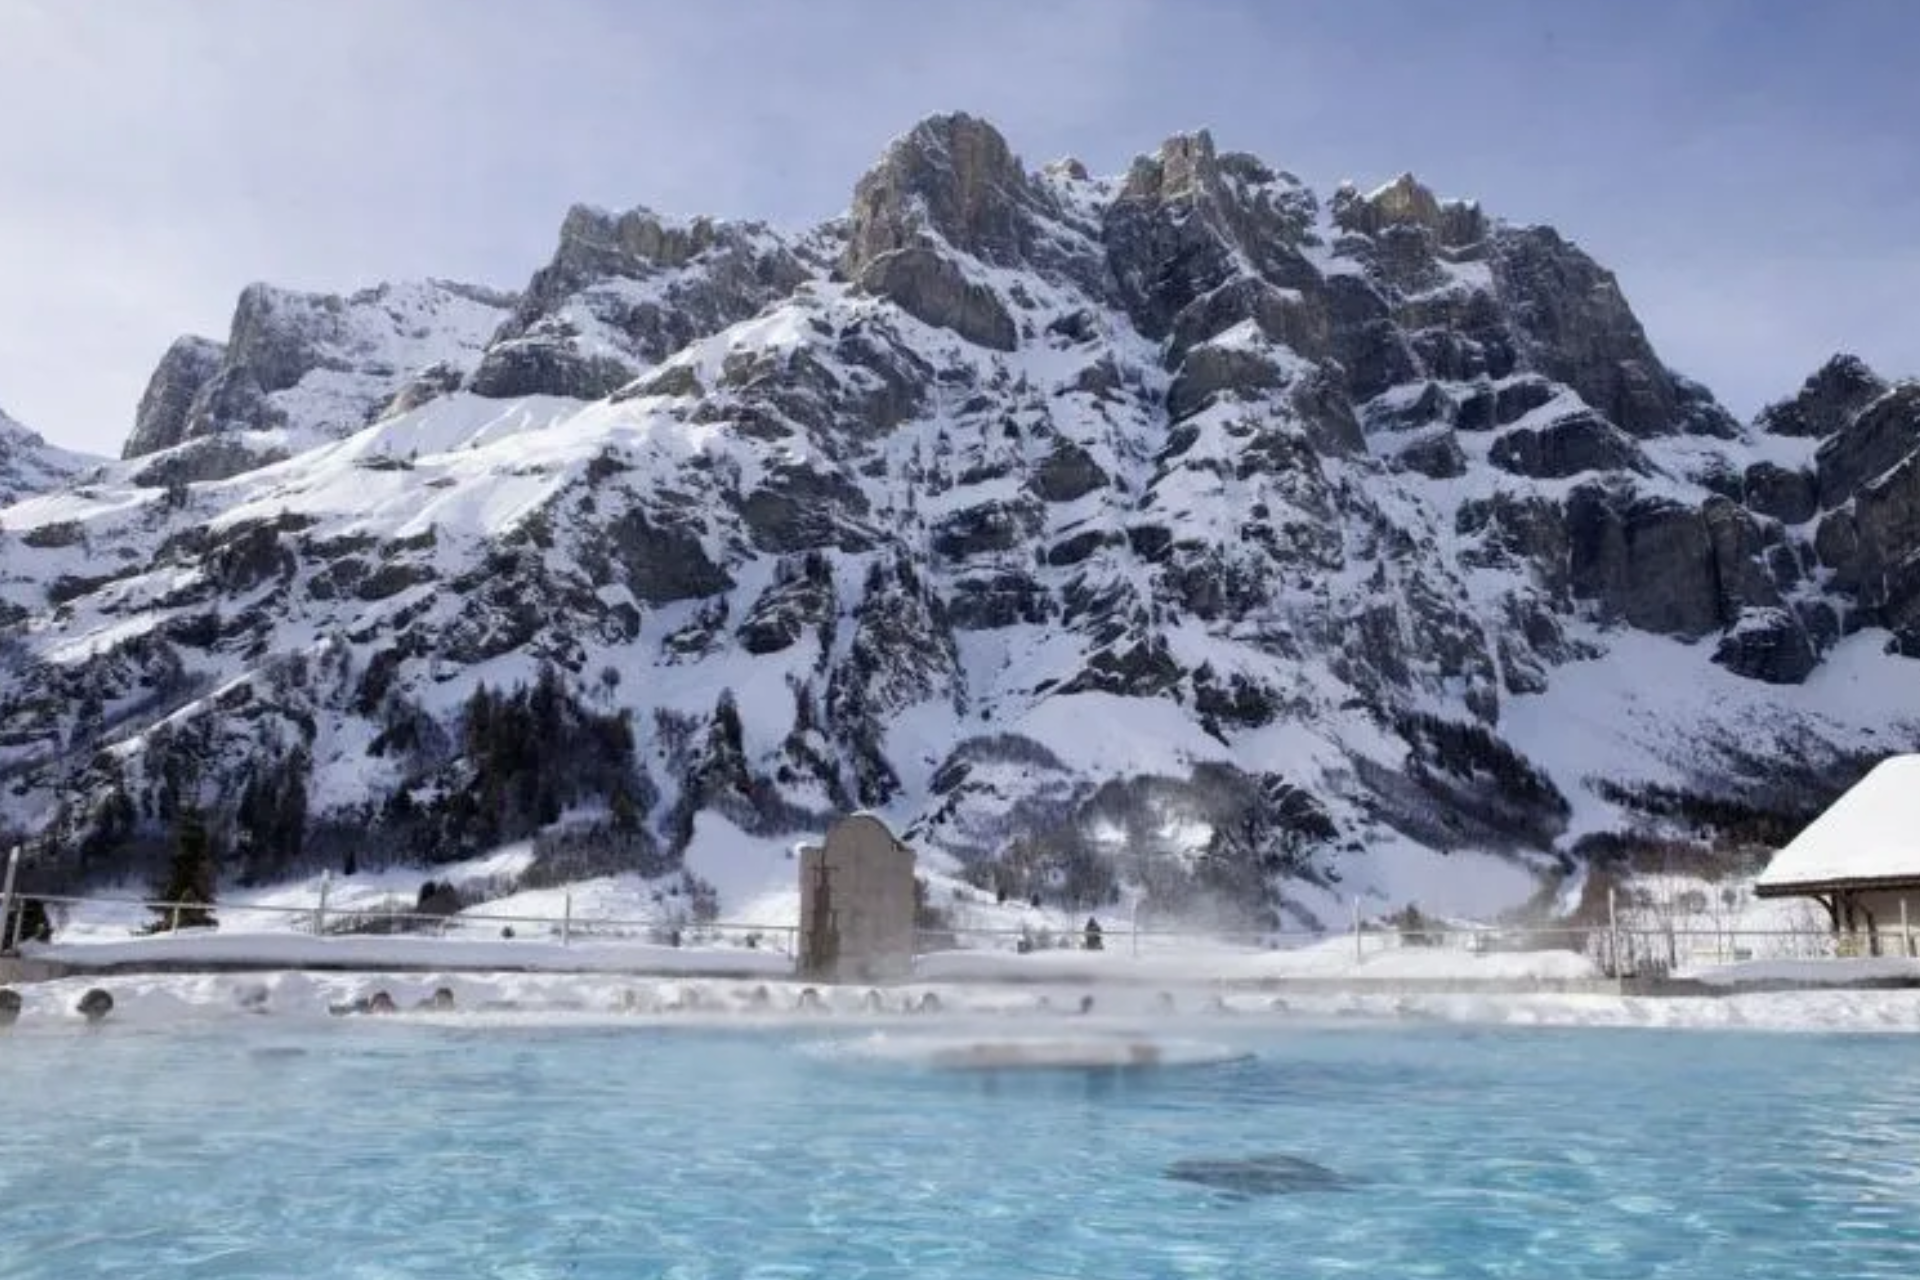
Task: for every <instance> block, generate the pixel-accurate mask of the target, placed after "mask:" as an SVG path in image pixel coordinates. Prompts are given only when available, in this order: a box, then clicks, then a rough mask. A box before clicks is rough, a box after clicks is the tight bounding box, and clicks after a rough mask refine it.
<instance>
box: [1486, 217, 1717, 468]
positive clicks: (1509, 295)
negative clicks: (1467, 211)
mask: <svg viewBox="0 0 1920 1280" xmlns="http://www.w3.org/2000/svg"><path fill="white" fill-rule="evenodd" d="M1492 250H1493V251H1492V254H1491V256H1490V258H1489V262H1490V264H1491V266H1492V268H1493V279H1494V286H1495V288H1496V289H1497V290H1498V292H1499V294H1500V296H1501V298H1502V300H1503V301H1504V302H1506V303H1507V305H1508V307H1509V315H1510V316H1511V317H1512V323H1513V326H1514V329H1515V331H1516V333H1517V334H1518V336H1519V337H1520V339H1521V343H1522V347H1523V349H1524V351H1525V354H1526V358H1527V360H1528V362H1529V364H1530V365H1531V367H1533V368H1535V369H1537V370H1538V371H1539V372H1541V373H1544V374H1546V375H1547V376H1548V377H1550V378H1552V379H1554V380H1555V381H1558V382H1564V383H1566V384H1567V385H1568V386H1570V387H1572V388H1573V389H1574V390H1575V391H1577V392H1579V393H1580V398H1581V399H1583V400H1585V401H1586V402H1587V403H1588V404H1589V405H1591V406H1593V407H1594V408H1595V409H1596V410H1598V411H1599V412H1600V413H1602V414H1604V415H1605V416H1606V418H1607V420H1608V421H1610V422H1612V423H1613V424H1614V425H1615V426H1617V427H1619V428H1620V429H1621V430H1622V431H1625V432H1626V433H1627V434H1628V435H1631V436H1641V437H1645V436H1657V435H1667V434H1671V433H1674V432H1676V431H1678V430H1680V429H1681V424H1682V421H1683V413H1682V408H1683V405H1682V397H1681V394H1680V391H1679V389H1678V387H1677V386H1676V385H1675V381H1674V378H1673V376H1672V375H1671V374H1670V373H1669V372H1668V371H1667V369H1666V367H1665V366H1664V365H1662V364H1661V363H1660V360H1659V358H1658V357H1657V356H1655V355H1654V352H1653V347H1652V345H1651V344H1649V343H1648V341H1647V335H1646V332H1645V330H1643V329H1642V328H1641V327H1640V322H1639V320H1637V319H1636V318H1635V317H1634V314H1633V312H1632V310H1630V309H1629V308H1628V306H1627V302H1626V298H1625V297H1624V295H1622V293H1621V292H1620V286H1619V282H1618V281H1617V280H1615V279H1614V276H1613V273H1612V272H1610V271H1607V270H1605V269H1603V268H1602V267H1600V266H1599V264H1597V263H1595V262H1594V261H1593V259H1591V258H1589V257H1588V256H1587V255H1586V254H1585V253H1583V252H1581V251H1580V250H1579V249H1578V248H1576V247H1575V246H1573V245H1571V244H1569V243H1568V242H1567V241H1565V240H1563V239H1561V238H1560V236H1559V234H1558V233H1557V232H1555V231H1554V230H1553V229H1552V228H1550V227H1524V228H1512V229H1502V230H1500V231H1498V232H1496V233H1495V234H1494V236H1493V243H1492Z"/></svg>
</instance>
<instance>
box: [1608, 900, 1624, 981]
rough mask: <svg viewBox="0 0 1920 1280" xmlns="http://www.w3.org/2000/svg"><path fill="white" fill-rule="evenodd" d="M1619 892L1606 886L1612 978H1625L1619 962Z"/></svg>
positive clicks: (1622, 966)
mask: <svg viewBox="0 0 1920 1280" xmlns="http://www.w3.org/2000/svg"><path fill="white" fill-rule="evenodd" d="M1619 896H1620V895H1619V892H1618V891H1617V890H1615V889H1614V887H1613V886H1612V885H1608V886H1607V951H1608V953H1609V955H1608V959H1610V960H1612V961H1613V976H1614V977H1615V978H1624V977H1626V976H1627V967H1626V965H1624V964H1622V963H1621V962H1620V906H1619Z"/></svg>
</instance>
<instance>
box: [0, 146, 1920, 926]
mask: <svg viewBox="0 0 1920 1280" xmlns="http://www.w3.org/2000/svg"><path fill="white" fill-rule="evenodd" d="M127 455H128V456H127V458H126V460H124V461H121V462H118V463H113V464H109V465H107V466H105V467H104V468H102V469H101V470H99V471H98V472H97V473H95V474H93V475H90V476H88V477H87V478H86V479H85V480H84V482H81V483H70V482H68V483H62V482H60V481H59V478H58V477H50V479H51V480H52V483H36V484H33V485H31V486H28V487H30V488H34V489H39V490H42V491H41V492H39V493H37V494H36V495H35V496H30V497H25V498H23V499H20V500H17V501H14V502H13V503H12V504H11V505H9V506H7V507H6V508H5V509H4V510H0V529H4V531H5V532H4V533H0V538H3V539H4V542H3V543H0V549H4V552H5V554H4V558H3V559H0V626H4V633H0V826H11V827H13V828H15V829H16V830H18V831H19V832H21V833H22V834H24V835H27V836H29V837H31V839H32V849H33V865H35V866H36V867H37V868H38V869H39V870H38V872H37V874H39V875H41V876H43V877H45V878H46V879H47V880H48V881H50V882H52V881H68V882H71V881H76V880H77V881H85V880H90V879H99V878H102V877H112V876H123V875H126V874H129V873H134V874H143V873H146V872H148V871H149V870H150V869H151V867H152V865H153V863H154V862H155V860H156V859H157V858H158V857H159V856H160V851H161V850H163V849H164V847H165V844H166V840H167V833H168V831H169V828H170V825H171V824H172V822H173V821H174V820H175V818H176V816H177V815H178V813H180V812H181V811H183V810H184V809H186V808H189V807H192V808H198V809H202V810H205V811H206V812H208V813H209V814H211V815H213V817H214V818H215V820H216V825H217V826H218V828H219V829H220V830H221V831H222V832H223V833H224V836H225V839H226V842H227V853H226V855H225V861H224V862H223V864H222V865H223V874H226V875H228V876H231V877H234V878H239V879H254V880H257V879H260V878H262V877H270V876H273V875H277V874H283V873H286V872H289V871H296V870H303V869H306V868H309V867H312V866H316V865H322V864H329V863H333V862H339V861H350V862H358V861H366V862H369V863H375V864H377V863H384V862H390V861H415V862H420V863H432V862H435V861H440V860H446V859H452V858H458V857H464V856H469V855H471V854H473V853H475V852H477V851H479V850H482V849H485V848H488V847H492V846H493V845H495V844H498V843H500V842H503V841H507V840H512V839H517V838H524V837H529V836H536V837H537V842H538V847H539V850H540V853H539V857H537V858H536V860H535V863H534V871H535V872H536V873H538V874H540V875H545V876H547V877H549V879H550V880H551V879H553V878H568V877H578V876H585V875H595V874H602V873H613V872H622V871H625V872H631V873H634V874H640V875H646V876H670V875H673V874H676V873H677V872H678V871H679V870H680V869H681V868H682V867H688V868H698V867H703V866H704V867H712V866H714V865H715V864H716V862H725V861H727V860H728V859H729V858H734V859H736V860H737V859H763V860H765V861H766V863H767V866H768V872H767V874H768V875H769V876H772V877H775V878H777V877H779V876H782V875H784V876H788V877H790V875H791V870H790V868H789V867H785V866H783V865H782V854H781V853H779V852H778V851H779V850H783V849H784V846H785V845H786V844H788V843H790V842H791V840H792V839H794V838H797V837H798V836H799V835H800V834H802V833H807V832H811V831H815V830H817V829H818V827H819V826H820V824H821V823H822V822H823V821H825V820H826V818H827V817H828V816H829V815H831V814H833V813H836V812H840V811H843V810H845V809H846V808H849V807H853V806H867V807H872V808H875V809H878V810H880V811H881V812H883V813H884V814H885V816H887V817H888V818H889V819H890V820H891V821H892V822H893V823H894V824H895V825H896V827H897V828H899V829H901V830H903V831H904V832H906V833H907V834H908V836H909V838H910V839H911V840H912V841H913V842H914V843H916V845H917V846H918V847H919V848H920V849H921V850H922V852H923V855H924V856H925V857H926V858H927V859H928V860H929V864H930V865H932V866H935V867H936V869H940V870H944V871H948V872H951V873H953V874H962V875H965V876H966V877H968V878H970V879H972V880H974V881H975V882H976V883H979V884H981V885H983V886H986V887H988V888H989V889H990V890H994V891H997V892H1004V893H1009V894H1014V895H1018V896H1022V897H1024V896H1027V895H1028V894H1038V895H1041V896H1042V897H1045V898H1048V899H1050V900H1053V901H1056V902H1061V903H1068V904H1078V903H1085V904H1088V905H1099V904H1103V903H1107V902H1110V901H1112V900H1114V899H1115V898H1116V897H1142V898H1144V899H1145V900H1146V901H1147V902H1149V903H1150V904H1151V905H1152V906H1153V907H1154V908H1155V909H1158V910H1164V911H1167V912H1170V913H1187V914H1201V913H1204V914H1205V915H1207V916H1208V917H1209V918H1214V919H1229V920H1247V921H1268V922H1272V921H1276V920H1280V921H1290V922H1295V923H1310V922H1314V921H1322V920H1325V919H1327V918H1328V917H1329V915H1330V914H1331V913H1332V912H1334V911H1335V910H1336V909H1337V908H1336V905H1335V904H1336V902H1337V900H1338V898H1340V897H1341V896H1344V895H1347V894H1350V893H1359V894H1362V895H1366V896H1370V897H1372V898H1374V899H1375V900H1376V901H1378V902H1380V903H1382V904H1397V903H1400V902H1404V901H1407V900H1410V899H1417V900H1419V901H1422V902H1423V903H1429V904H1432V903H1436V902H1447V901H1460V902H1463V903H1464V902H1466V901H1467V900H1469V899H1471V900H1474V903H1475V905H1481V906H1484V905H1487V903H1486V901H1485V900H1486V899H1489V898H1499V899H1502V901H1501V902H1499V903H1494V904H1492V905H1506V904H1509V903H1512V902H1517V901H1518V900H1520V899H1522V898H1525V897H1526V896H1528V895H1529V894H1530V893H1531V892H1532V891H1533V890H1534V888H1536V887H1537V883H1538V877H1540V876H1546V877H1548V878H1549V879H1551V878H1554V877H1557V876H1560V875H1564V874H1566V873H1568V872H1573V873H1576V874H1577V872H1578V869H1579V868H1580V867H1581V866H1582V865H1583V860H1584V858H1585V856H1586V853H1587V852H1588V851H1590V850H1591V849H1593V848H1595V847H1597V846H1595V845H1594V844H1593V843H1592V839H1591V838H1593V837H1607V838H1614V837H1618V836H1619V835H1620V834H1621V833H1632V832H1642V833H1654V832H1666V831H1672V830H1677V829H1695V828H1698V827H1700V826H1701V825H1703V824H1704V825H1707V826H1715V827H1719V828H1720V829H1722V830H1724V831H1726V832H1728V833H1737V831H1739V830H1744V829H1745V827H1746V826H1751V824H1752V822H1753V821H1754V820H1756V819H1758V820H1762V821H1764V820H1768V819H1779V820H1785V819H1789V818H1791V817H1792V816H1793V815H1794V814H1796V813H1799V812H1800V811H1802V810H1804V809H1805V808H1806V807H1807V806H1808V805H1811V804H1814V803H1817V802H1818V801H1819V800H1820V799H1824V798H1825V797H1826V796H1827V795H1828V794H1830V793H1831V791H1832V790H1833V789H1834V788H1836V787H1837V786H1839V785H1843V784H1844V782H1845V781H1847V780H1850V778H1851V777H1852V776H1854V775H1856V774H1857V773H1858V772H1859V770H1860V769H1861V768H1863V767H1864V765H1865V763H1866V762H1867V761H1868V760H1869V759H1870V758H1873V757H1875V754H1876V753H1884V752H1886V751H1891V750H1897V749H1901V748H1904V747H1911V746H1912V745H1913V744H1914V743H1915V742H1916V740H1920V688H1917V687H1916V686H1920V681H1915V680H1914V679H1913V671H1914V668H1913V667H1912V665H1911V661H1912V658H1913V656H1915V655H1920V554H1916V553H1920V538H1917V537H1916V534H1917V533H1920V387H1916V385H1915V384H1912V383H1902V384H1889V383H1887V382H1885V381H1883V380H1881V379H1880V378H1879V377H1878V376H1877V375H1875V374H1873V373H1872V371H1870V370H1867V369H1866V368H1865V367H1864V366H1863V365H1860V364H1859V362H1858V361H1854V360H1851V359H1850V358H1840V359H1836V360H1835V361H1834V362H1832V363H1830V364H1829V365H1828V366H1826V367H1825V368H1824V369H1822V370H1821V371H1819V372H1818V373H1816V374H1815V375H1814V377H1813V378H1811V379H1809V380H1808V381H1807V383H1806V385H1805V386H1804V387H1803V388H1802V389H1801V391H1800V392H1799V393H1798V394H1797V395H1796V396H1794V397H1792V398H1790V399H1787V400H1784V401H1782V402H1781V403H1780V404H1779V405H1776V406H1773V407H1771V408H1770V409H1769V410H1767V411H1766V412H1764V413H1763V414H1761V415H1760V417H1759V418H1758V419H1757V420H1756V421H1755V422H1754V423H1753V424H1750V425H1744V426H1743V425H1742V424H1739V423H1737V422H1736V421H1734V420H1733V419H1732V417H1731V416H1730V415H1728V414H1727V413H1726V412H1725V411H1724V410H1723V409H1721V408H1720V407H1719V406H1718V405H1717V404H1716V403H1715V402H1714V401H1713V398H1712V396H1711V394H1710V393H1708V392H1707V391H1706V390H1705V389H1704V388H1702V387H1700V386H1699V385H1698V384H1696V383H1694V382H1692V381H1690V380H1688V379H1686V378H1684V377H1682V376H1680V375H1678V374H1676V373H1674V372H1673V371H1671V370H1669V369H1668V368H1666V366H1665V365H1664V364H1662V363H1661V362H1660V361H1659V360H1658V358H1657V356H1656V355H1655V353H1654V352H1653V351H1652V349H1651V346H1650V345H1649V344H1648V342H1647V340H1646V337H1645V334H1644V332H1643V331H1642V330H1641V328H1640V326H1639V324H1638V322H1637V321H1636V320H1635V319H1634V317H1633V315H1632V312H1631V310H1630V309H1629V308H1628V306H1627V303H1626V301H1625V298H1624V296H1623V295H1622V293H1621V291H1620V289H1619V287H1618V284H1617V282H1615V281H1614V279H1613V277H1612V276H1611V275H1609V274H1608V273H1607V272H1605V271H1604V269H1602V268H1600V267H1599V266H1598V265H1597V264H1595V263H1593V262H1592V261H1591V260H1590V259H1589V258H1587V257H1586V256H1585V255H1584V254H1583V253H1582V252H1581V251H1580V250H1579V249H1578V248H1577V247H1575V246H1574V245H1572V244H1570V243H1568V242H1567V241H1565V240H1563V239H1562V238H1561V237H1560V236H1559V235H1558V234H1557V233H1555V232H1554V231H1553V230H1551V229H1549V228H1544V227H1519V226H1511V225H1508V224H1505V223H1502V222H1500V221H1498V220H1497V219H1495V218H1492V217H1490V216H1489V215H1487V214H1485V213H1483V212H1482V211H1481V210H1480V209H1478V207H1477V206H1473V205H1470V204H1465V203H1460V202H1447V201H1441V200H1439V199H1437V198H1436V197H1434V196H1433V195H1432V193H1431V192H1430V191H1428V190H1427V189H1426V188H1425V187H1423V186H1421V185H1420V184H1419V183H1418V182H1416V181H1415V180H1414V179H1412V178H1411V177H1410V176H1402V177H1401V178H1399V179H1397V180H1395V181H1394V182H1392V183H1389V184H1387V185H1385V186H1383V187H1381V188H1378V189H1376V190H1375V191H1373V192H1371V193H1368V194H1361V193H1359V192H1358V191H1357V190H1354V189H1350V188H1343V189H1341V190H1340V191H1338V192H1336V193H1334V195H1333V196H1332V197H1331V198H1330V199H1328V200H1326V201H1324V202H1323V201H1322V200H1321V199H1320V198H1319V197H1317V196H1316V195H1315V194H1314V193H1313V192H1311V191H1310V190H1308V189H1307V188H1306V187H1305V186H1304V185H1303V184H1301V183H1300V182H1299V181H1298V180H1296V179H1294V178H1292V177H1291V176H1290V175H1287V174H1284V173H1281V172H1278V171H1276V170H1273V169H1271V168H1270V167H1268V166H1267V165H1265V164H1264V163H1262V162H1261V161H1259V160H1257V159H1255V158H1253V157H1251V156H1246V155H1241V154H1237V153H1231V152H1220V151H1217V150H1216V149H1215V147H1214V145H1213V143H1212V141H1211V139H1210V138H1209V137H1208V136H1207V135H1206V134H1196V135H1182V136H1178V137H1175V138H1173V139H1170V140H1168V141H1167V142H1166V143H1165V144H1164V145H1163V146H1162V147H1161V148H1160V149H1159V150H1158V151H1157V153H1156V154H1155V155H1153V156H1151V157H1142V158H1141V159H1139V160H1137V161H1136V162H1135V163H1134V165H1133V167H1132V168H1131V170H1130V171H1129V172H1128V173H1127V174H1125V175H1123V176H1120V177H1115V178H1109V179H1101V178H1094V177H1091V176H1089V175H1088V174H1087V173H1086V172H1085V170H1084V169H1083V168H1082V167H1080V166H1079V165H1077V164H1075V163H1073V162H1071V161H1067V162H1061V163H1059V164H1056V165H1051V166H1048V167H1047V168H1045V169H1042V170H1039V171H1028V170H1026V169H1025V168H1024V167H1023V166H1022V165H1021V164H1020V162H1019V161H1018V160H1017V158H1016V157H1014V155H1013V154H1012V152H1011V150H1010V148H1009V147H1008V146H1007V144H1006V141H1005V140H1004V139H1003V138H1001V137H1000V135H999V134H998V133H997V132H996V131H994V130H993V129H992V128H991V126H989V125H987V124H985V123H984V122H981V121H979V120H976V119H973V118H971V117H967V116H947V117H937V118H934V119H930V120H928V121H925V122H923V123H921V124H920V125H919V126H917V127H916V128H915V129H914V130H912V131H911V132H910V133H908V134H907V135H905V136H903V137H902V138H901V139H900V140H898V141H897V142H896V143H895V144H894V145H893V146H892V147H890V148H889V150H888V151H887V153H886V154H885V155H884V156H883V157H882V158H881V160H880V161H879V162H878V163H877V164H876V166H875V167H874V168H873V169H872V170H871V171H869V173H868V174H867V175H865V176H864V177H863V178H862V179H861V180H860V182H859V184H858V186H857V187H856V189H855V192H854V196H853V201H852V207H851V210H850V212H849V214H848V215H847V216H846V217H845V218H843V219H839V220H836V221H835V222H832V223H829V224H827V225H826V226H824V227H821V228H819V229H817V230H815V231H813V232H810V233H808V234H806V235H803V236H793V237H789V236H783V235H781V234H778V233H776V232H773V231H771V230H769V229H768V228H765V227H763V226H759V225H757V224H749V223H725V222H716V221H712V220H707V219H690V220H665V219H662V218H660V217H658V216H657V215H654V214H652V213H650V212H648V211H646V210H643V209H640V210H634V211H631V212H628V213H621V214H614V213H608V212H606V211H601V210H592V209H587V208H585V207H577V208H575V209H574V210H572V211H570V212H569V213H568V214H567V216H566V219H565V221H564V223H563V226H562V230H561V236H560V243H559V245H558V247H557V249H556V252H555V256H554V258H553V260H552V261H551V262H550V263H549V264H547V265H546V266H545V267H543V268H541V269H540V271H538V272H536V273H535V275H534V276H533V278H532V280H531V281H530V282H529V284H528V285H527V287H526V288H525V289H523V290H521V291H520V292H518V293H517V294H513V295H508V294H504V293H493V292H490V291H484V290H477V289H472V288H468V287H465V286H449V285H444V284H428V285H422V286H382V287H380V288H378V289H375V290H370V291H367V292H364V293H361V294H356V295H354V296H353V297H352V298H349V299H324V298H313V297H309V296H306V295H291V294H284V293H278V292H274V291H268V290H264V289H258V290H256V289H250V290H249V291H248V293H247V295H245V296H243V298H242V300H241V305H240V307H239V309H238V311H237V313H236V318H235V324H234V331H233V334H232V335H230V337H229V340H228V342H227V343H225V344H213V343H209V342H206V341H205V340H201V339H183V340H182V342H181V343H177V344H176V345H175V347H174V348H173V349H172V350H170V351H169V352H168V354H167V357H166V359H164V360H163V361H162V363H161V367H160V369H159V370H157V371H156V374H155V379H154V385H153V387H150V389H149V392H148V395H147V397H146V398H145V399H144V400H143V402H142V406H141V413H140V417H139V421H138V422H137V424H136V427H135V430H134V433H133V435H132V437H131V438H130V440H129V444H128V448H127ZM529 744H531V746H529ZM1743 824H1745V826H1743ZM769 850H773V851H775V852H773V853H769V852H768V851H769ZM708 878H712V877H708Z"/></svg>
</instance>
